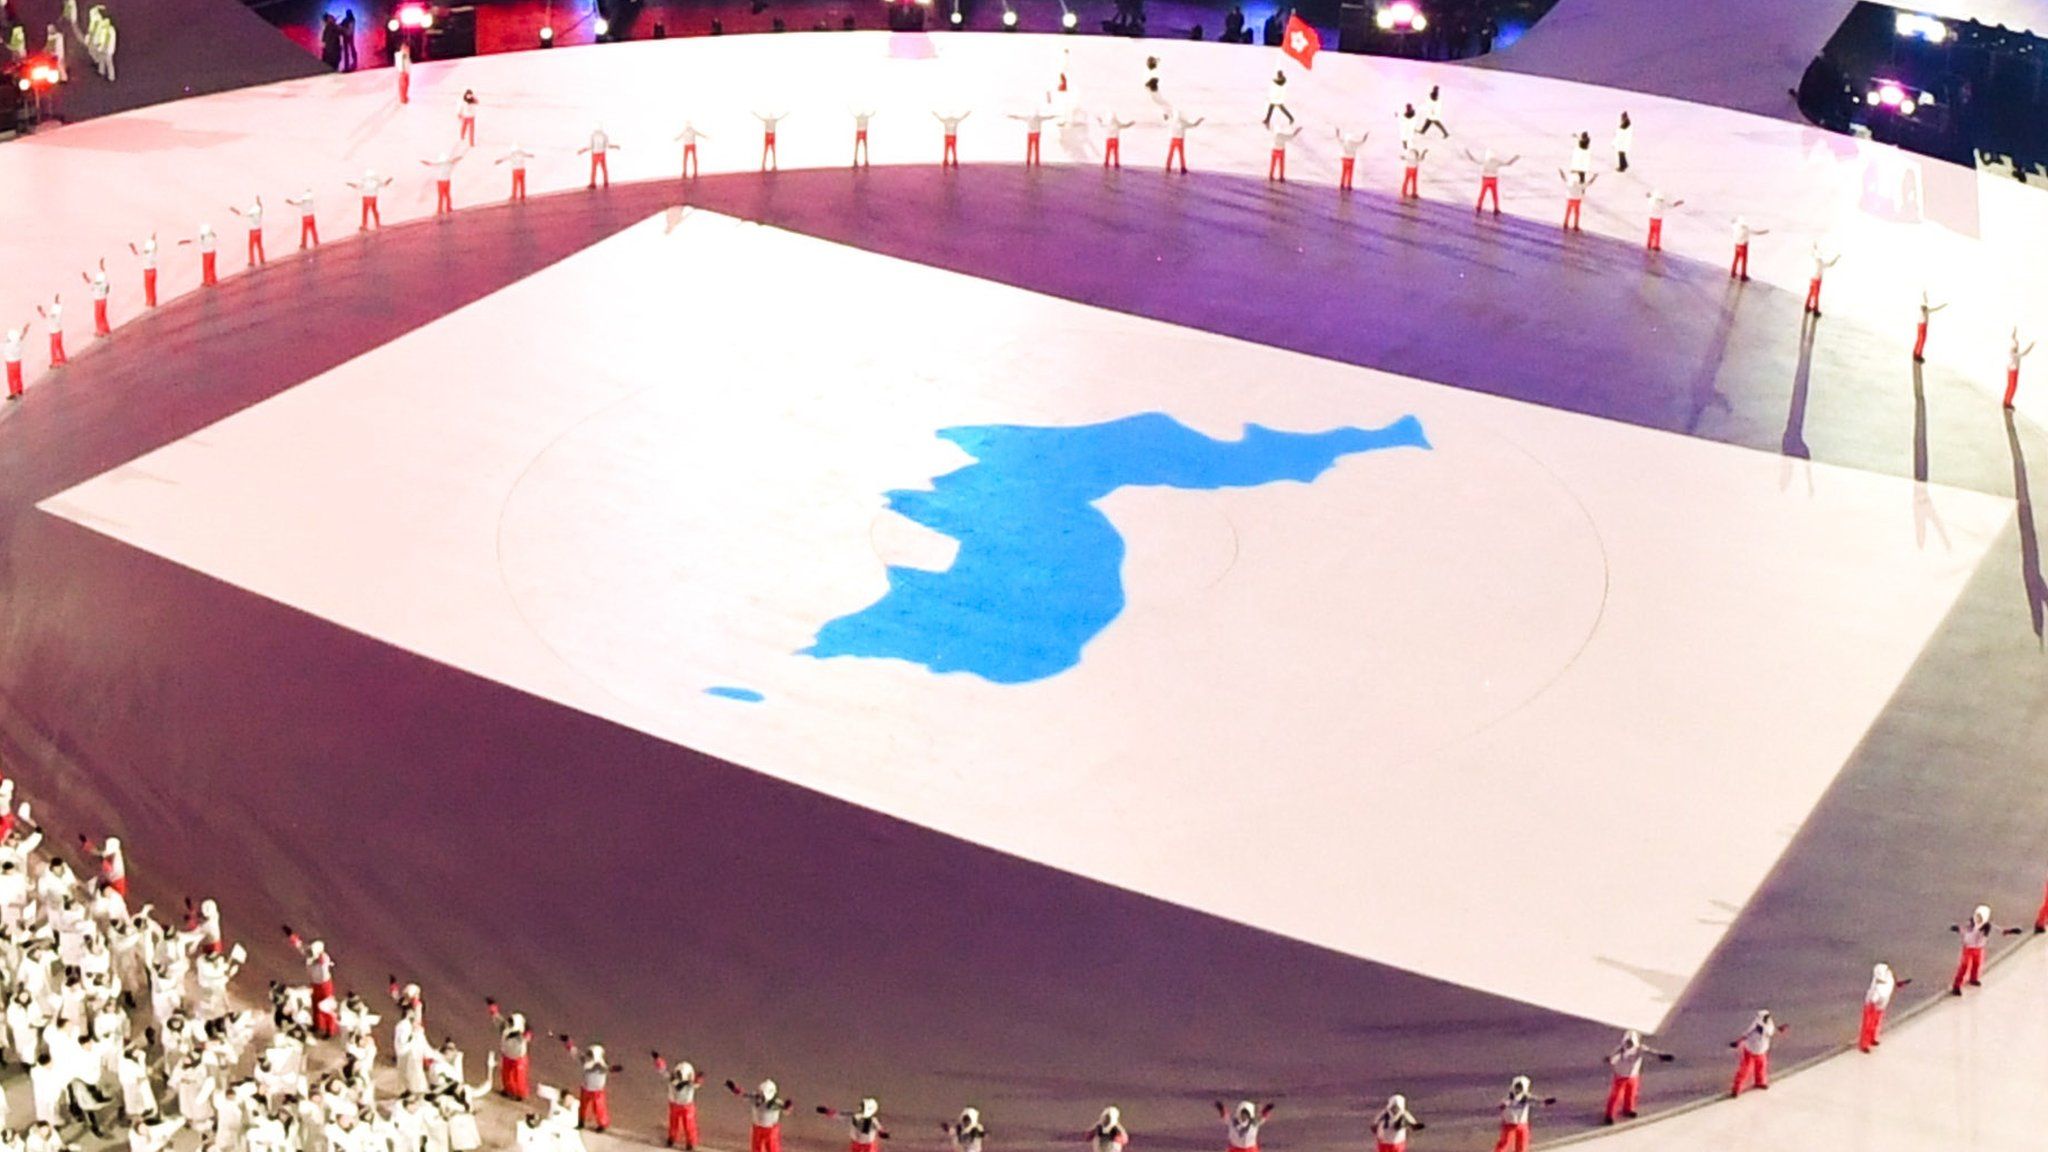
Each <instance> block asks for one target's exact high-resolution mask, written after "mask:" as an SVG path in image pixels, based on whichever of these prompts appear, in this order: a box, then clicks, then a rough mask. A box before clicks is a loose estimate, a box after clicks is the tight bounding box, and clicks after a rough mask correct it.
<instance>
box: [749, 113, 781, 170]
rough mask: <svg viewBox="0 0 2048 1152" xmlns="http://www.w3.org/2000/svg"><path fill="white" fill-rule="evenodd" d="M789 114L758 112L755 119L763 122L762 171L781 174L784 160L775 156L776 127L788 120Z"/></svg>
mask: <svg viewBox="0 0 2048 1152" xmlns="http://www.w3.org/2000/svg"><path fill="white" fill-rule="evenodd" d="M788 117H789V113H787V112H756V113H754V119H756V120H759V121H760V122H761V171H763V172H779V171H781V170H782V159H781V157H779V156H777V155H776V154H775V126H776V125H778V124H780V123H782V122H783V121H784V120H786V119H788Z"/></svg>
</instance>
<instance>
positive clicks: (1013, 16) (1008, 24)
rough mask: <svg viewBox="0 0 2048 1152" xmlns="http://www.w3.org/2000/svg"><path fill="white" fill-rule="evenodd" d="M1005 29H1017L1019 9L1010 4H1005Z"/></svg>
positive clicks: (1011, 30)
mask: <svg viewBox="0 0 2048 1152" xmlns="http://www.w3.org/2000/svg"><path fill="white" fill-rule="evenodd" d="M1003 30H1004V31H1005V32H1015V31H1016V30H1017V10H1016V9H1015V8H1012V7H1010V6H1009V5H1008V4H1005V5H1003Z"/></svg>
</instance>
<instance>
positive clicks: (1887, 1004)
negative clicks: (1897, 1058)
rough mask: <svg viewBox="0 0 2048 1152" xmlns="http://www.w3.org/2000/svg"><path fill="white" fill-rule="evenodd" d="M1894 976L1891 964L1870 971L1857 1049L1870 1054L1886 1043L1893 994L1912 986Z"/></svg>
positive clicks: (1880, 965) (1864, 994)
mask: <svg viewBox="0 0 2048 1152" xmlns="http://www.w3.org/2000/svg"><path fill="white" fill-rule="evenodd" d="M1911 983H1912V981H1911V980H1901V979H1899V978H1898V977H1896V976H1894V975H1892V967H1891V965H1889V964H1876V965H1873V966H1872V967H1871V969H1870V987H1869V988H1867V989H1865V990H1864V992H1863V1024H1862V1027H1860V1028H1859V1029H1857V1032H1856V1047H1857V1049H1858V1050H1860V1051H1863V1052H1868V1051H1870V1050H1871V1049H1872V1048H1875V1047H1877V1046H1878V1045H1879V1044H1882V1043H1884V1040H1883V1039H1882V1037H1881V1033H1883V1031H1884V1014H1885V1012H1886V1011H1887V1010H1888V1009H1890V1008H1891V1006H1892V992H1893V991H1894V990H1896V989H1899V988H1904V987H1905V986H1906V985H1908V984H1911Z"/></svg>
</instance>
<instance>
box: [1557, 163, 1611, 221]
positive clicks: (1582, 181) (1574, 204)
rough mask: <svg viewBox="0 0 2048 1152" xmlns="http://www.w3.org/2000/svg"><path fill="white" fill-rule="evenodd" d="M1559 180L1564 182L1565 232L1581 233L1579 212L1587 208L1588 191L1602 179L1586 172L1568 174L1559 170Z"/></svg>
mask: <svg viewBox="0 0 2048 1152" xmlns="http://www.w3.org/2000/svg"><path fill="white" fill-rule="evenodd" d="M1557 178H1558V179H1559V180H1562V181H1564V230H1565V231H1567V232H1577V231H1579V210H1580V209H1582V208H1584V207H1585V206H1586V189H1588V188H1590V187H1592V185H1593V181H1595V180H1598V179H1599V178H1600V177H1598V176H1596V175H1591V174H1588V173H1585V172H1571V173H1566V172H1565V171H1564V170H1563V169H1559V170H1558V173H1557Z"/></svg>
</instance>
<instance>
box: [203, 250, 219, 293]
mask: <svg viewBox="0 0 2048 1152" xmlns="http://www.w3.org/2000/svg"><path fill="white" fill-rule="evenodd" d="M199 282H200V283H201V284H204V285H205V286H207V287H208V288H211V287H213V286H214V285H215V284H218V283H220V253H218V252H201V253H200V254H199Z"/></svg>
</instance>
